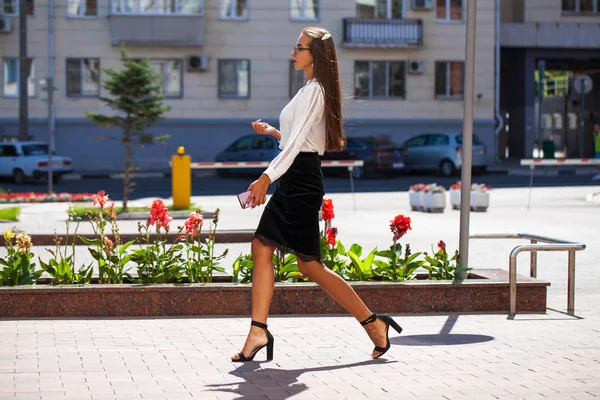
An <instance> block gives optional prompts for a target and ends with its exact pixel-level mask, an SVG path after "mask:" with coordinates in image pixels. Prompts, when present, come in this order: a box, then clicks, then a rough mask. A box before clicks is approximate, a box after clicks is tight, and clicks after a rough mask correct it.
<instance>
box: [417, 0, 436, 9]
mask: <svg viewBox="0 0 600 400" xmlns="http://www.w3.org/2000/svg"><path fill="white" fill-rule="evenodd" d="M412 9H413V10H416V11H423V10H433V0H412Z"/></svg>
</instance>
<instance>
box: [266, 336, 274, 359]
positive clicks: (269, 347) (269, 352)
mask: <svg viewBox="0 0 600 400" xmlns="http://www.w3.org/2000/svg"><path fill="white" fill-rule="evenodd" d="M274 348H275V340H271V341H270V342H269V343H267V361H271V360H273V350H274Z"/></svg>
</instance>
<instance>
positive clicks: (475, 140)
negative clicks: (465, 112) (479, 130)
mask: <svg viewBox="0 0 600 400" xmlns="http://www.w3.org/2000/svg"><path fill="white" fill-rule="evenodd" d="M454 139H456V143H458V145H459V146H462V144H463V136H462V134H461V135H456V136H455V137H454ZM473 144H476V145H482V144H483V142H482V141H481V139H479V136H477V135H476V134H473Z"/></svg>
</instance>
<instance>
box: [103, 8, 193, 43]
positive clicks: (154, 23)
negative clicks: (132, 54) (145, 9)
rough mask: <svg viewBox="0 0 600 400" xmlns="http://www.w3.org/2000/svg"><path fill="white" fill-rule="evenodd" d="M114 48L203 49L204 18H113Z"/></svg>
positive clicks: (115, 15) (141, 16) (184, 16)
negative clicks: (190, 47)
mask: <svg viewBox="0 0 600 400" xmlns="http://www.w3.org/2000/svg"><path fill="white" fill-rule="evenodd" d="M109 21H110V32H111V36H112V44H113V45H115V46H118V45H121V44H128V45H129V44H131V45H151V46H202V45H203V44H204V15H202V14H187V15H185V14H184V15H181V14H162V15H144V14H125V13H122V14H117V13H114V14H111V15H110V17H109Z"/></svg>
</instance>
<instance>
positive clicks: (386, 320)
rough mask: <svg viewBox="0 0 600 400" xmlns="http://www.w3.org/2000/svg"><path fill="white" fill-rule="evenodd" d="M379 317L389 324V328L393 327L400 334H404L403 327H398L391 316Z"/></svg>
mask: <svg viewBox="0 0 600 400" xmlns="http://www.w3.org/2000/svg"><path fill="white" fill-rule="evenodd" d="M378 317H379V318H380V319H381V320H382V321H383V322H385V323H386V324H388V325H389V326H391V327H392V328H394V330H395V331H396V332H398V333H402V327H401V326H400V325H398V323H397V322H396V321H394V319H393V318H392V317H390V316H389V315H385V314H383V315H378Z"/></svg>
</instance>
